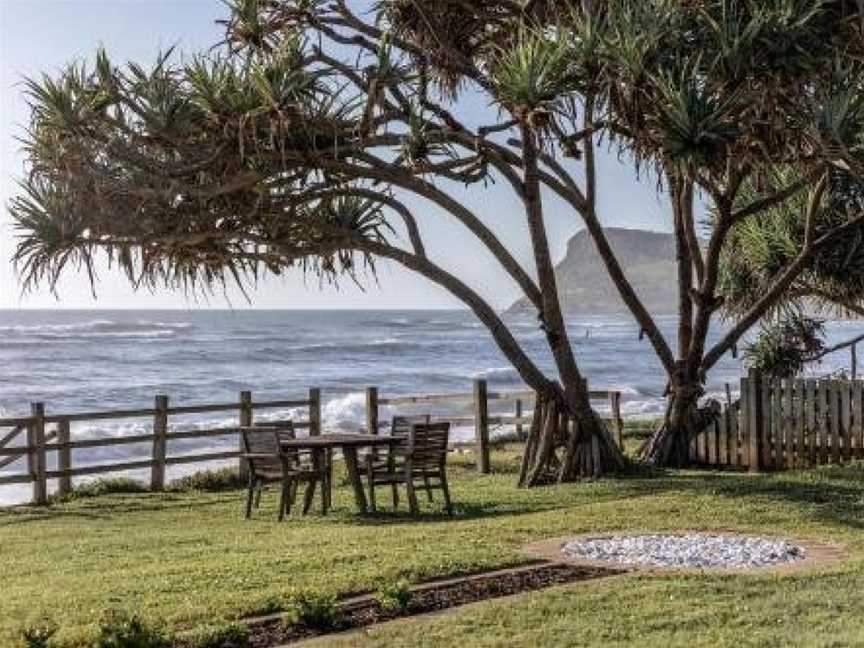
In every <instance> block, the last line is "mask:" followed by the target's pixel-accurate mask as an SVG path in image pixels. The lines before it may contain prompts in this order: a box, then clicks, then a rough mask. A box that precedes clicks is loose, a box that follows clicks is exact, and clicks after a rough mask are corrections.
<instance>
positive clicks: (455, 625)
mask: <svg viewBox="0 0 864 648" xmlns="http://www.w3.org/2000/svg"><path fill="white" fill-rule="evenodd" d="M493 461H494V467H495V468H496V470H497V474H495V475H493V476H487V477H481V476H478V475H476V474H475V473H474V472H473V469H472V467H471V466H470V465H468V464H467V463H464V462H462V461H460V460H458V459H457V460H456V461H454V462H453V465H452V468H451V481H452V488H453V495H454V500H455V502H456V515H455V517H454V518H452V519H448V518H446V517H444V516H440V515H438V509H435V511H434V512H431V513H427V514H425V515H424V516H423V517H422V518H421V519H420V520H419V521H418V520H412V519H410V518H408V517H407V516H406V515H405V514H396V515H394V514H381V515H379V516H377V517H368V518H360V517H358V516H357V515H356V514H355V512H354V507H353V500H352V497H351V494H350V492H349V490H348V488H346V487H345V486H344V485H343V486H340V487H339V488H338V489H337V491H336V493H335V494H334V508H335V510H334V511H333V512H332V513H331V515H329V516H327V517H320V516H318V515H312V516H309V517H307V518H299V517H293V518H291V519H290V520H289V521H286V522H285V523H282V524H278V523H277V522H276V520H275V506H276V496H275V494H271V495H269V496H265V500H264V502H263V503H262V510H261V511H260V512H259V513H258V514H257V516H256V517H255V518H254V519H253V521H251V522H246V521H244V520H243V517H242V512H241V509H242V494H241V493H239V492H228V493H165V494H133V495H106V496H102V497H97V498H91V499H81V500H76V501H72V502H70V503H66V504H59V505H55V506H53V507H50V508H44V509H29V508H20V509H15V510H10V511H3V512H0V547H2V549H0V551H2V555H3V562H2V564H3V576H4V582H3V590H4V591H3V593H2V596H0V645H3V646H6V645H16V642H17V641H18V640H19V639H18V638H19V636H20V630H21V628H22V627H23V626H24V625H25V624H26V623H28V622H29V621H32V620H36V619H38V618H39V617H42V616H46V615H47V616H49V617H51V618H53V619H54V620H55V621H56V622H57V623H59V624H60V626H61V628H60V631H59V633H58V635H57V638H58V639H59V640H60V641H61V642H62V643H63V644H64V645H76V644H81V645H86V642H87V638H88V637H91V636H92V635H93V633H94V632H95V622H96V621H97V620H98V619H99V617H100V616H101V615H102V613H103V611H104V610H108V609H126V610H131V611H136V612H139V613H140V614H141V615H142V616H143V617H144V618H145V619H147V620H148V621H151V622H153V623H159V624H164V625H165V626H166V627H167V628H168V629H170V630H182V629H189V628H194V627H196V626H198V625H201V624H204V623H208V622H213V621H223V620H229V619H236V618H238V617H242V616H244V615H249V614H252V613H256V612H263V611H272V610H275V609H279V608H282V607H284V606H285V605H286V604H287V603H288V601H289V600H290V598H291V596H292V594H293V593H295V592H297V591H300V590H310V589H312V590H321V591H326V592H332V593H335V594H338V595H343V594H348V593H355V592H359V591H364V590H374V589H376V587H377V586H378V585H379V584H380V583H381V581H382V579H390V578H395V577H397V576H404V577H407V578H408V579H409V580H411V581H420V580H424V579H429V578H432V577H436V576H445V575H452V574H457V573H461V572H470V571H476V570H481V569H487V568H494V567H502V566H507V565H515V564H519V563H520V562H524V560H525V558H524V557H523V556H522V554H521V553H520V548H521V546H522V545H523V544H524V543H526V542H529V541H533V540H539V539H543V538H546V537H553V536H561V535H566V534H569V533H584V532H589V531H609V530H619V529H631V530H654V529H657V530H663V529H694V528H698V529H735V530H738V531H753V532H761V533H774V534H788V535H793V536H799V537H803V538H812V539H818V540H828V541H840V542H843V543H845V544H847V546H848V547H849V549H850V551H851V554H852V558H851V560H849V561H848V562H846V563H844V564H842V565H835V566H833V567H830V568H825V569H824V570H822V571H820V572H816V573H810V574H796V575H789V576H782V577H781V576H759V577H754V576H716V575H715V576H675V575H669V576H664V577H640V578H634V577H623V578H612V579H608V580H604V581H595V582H589V583H585V584H577V585H570V586H563V587H557V588H553V589H550V590H546V591H543V592H538V593H534V594H528V595H521V596H518V597H515V598H511V599H505V600H500V601H497V602H488V603H481V604H476V605H472V606H468V607H465V608H462V609H460V610H457V611H455V612H452V613H449V614H444V615H437V616H431V617H423V618H418V619H413V620H406V621H399V622H395V623H391V624H387V625H382V626H379V627H378V628H376V629H373V630H369V631H367V632H364V633H360V634H355V635H350V636H347V637H345V638H343V639H341V640H340V641H341V642H342V644H343V645H381V646H384V645H387V646H426V645H428V646H433V645H460V646H503V645H507V646H534V645H549V646H559V645H560V646H566V645H572V646H584V645H597V646H601V645H602V646H610V645H616V644H618V645H630V644H638V645H641V646H645V645H654V646H669V645H681V646H685V645H686V646H692V645H705V646H727V645H728V646H740V645H759V646H766V645H778V646H780V645H789V644H792V643H794V644H798V645H808V646H809V645H812V646H843V645H864V615H862V614H861V602H862V597H861V592H862V591H864V533H862V524H864V466H862V465H854V466H850V467H844V468H840V467H835V468H822V469H818V470H813V471H807V472H797V473H785V474H777V475H765V476H759V477H751V476H748V475H735V474H721V473H708V472H678V473H666V474H660V475H654V476H632V477H627V478H623V479H617V480H603V481H599V482H596V483H586V484H569V485H563V486H554V487H548V488H539V489H533V490H520V489H517V488H516V487H515V486H514V482H515V475H514V471H515V468H516V461H515V455H514V454H513V453H512V452H506V451H498V452H496V453H495V454H494V455H493ZM320 645H334V639H333V638H329V639H327V640H326V641H325V642H321V643H320Z"/></svg>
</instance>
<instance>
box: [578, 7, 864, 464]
mask: <svg viewBox="0 0 864 648" xmlns="http://www.w3.org/2000/svg"><path fill="white" fill-rule="evenodd" d="M859 4H860V3H854V2H845V1H841V0H838V1H831V0H816V1H815V2H814V1H810V0H807V1H803V0H768V1H765V2H755V1H746V0H744V1H737V0H704V1H700V0H691V1H687V2H685V1H683V0H682V1H677V2H676V1H669V0H641V1H638V2H636V1H633V0H607V1H605V2H600V3H596V4H595V12H594V13H593V14H585V13H581V14H576V17H577V26H576V27H575V28H574V29H575V30H576V31H577V32H579V31H581V32H582V33H591V34H593V35H596V36H595V40H594V42H596V43H597V45H596V47H595V48H594V49H593V50H592V53H591V54H590V55H588V56H587V57H586V59H587V60H591V61H593V62H594V65H595V66H596V69H597V70H598V73H597V77H596V82H595V84H594V85H593V86H592V88H593V89H594V91H595V92H596V96H595V95H593V94H589V95H588V96H589V97H594V99H593V100H592V101H590V102H587V103H586V105H589V106H593V108H594V111H593V113H592V111H591V110H589V111H587V115H586V119H588V123H587V125H586V129H589V130H594V131H595V132H600V131H602V132H604V133H606V134H608V137H609V138H610V140H611V141H612V142H614V144H616V145H617V146H618V147H619V149H620V151H621V153H622V155H628V156H629V157H630V159H632V160H633V161H634V163H635V165H636V166H637V168H645V169H650V170H651V171H652V172H653V175H654V177H655V178H657V179H658V181H659V183H660V184H661V186H662V187H663V189H664V190H665V191H667V192H668V195H669V198H670V200H669V202H670V204H671V208H670V221H671V224H672V227H673V231H674V234H675V238H676V242H677V250H676V261H677V265H678V286H677V288H678V295H679V297H678V316H679V321H678V330H677V340H675V341H674V342H675V345H676V346H675V348H674V350H673V346H672V343H671V341H669V340H666V339H665V338H664V336H663V335H662V334H661V333H660V331H659V329H658V327H657V325H656V323H655V322H654V320H653V318H652V317H651V315H650V314H649V313H647V312H646V311H645V309H644V308H643V307H642V306H641V303H640V301H639V298H638V295H636V294H634V291H633V290H632V288H631V286H630V284H629V282H628V281H627V278H626V276H624V273H622V272H621V271H620V265H619V264H618V263H617V260H616V259H615V257H614V254H612V253H611V251H610V250H608V246H607V245H606V244H605V241H604V240H603V237H602V233H597V232H596V229H597V228H596V227H592V226H591V222H590V215H589V219H586V223H587V224H588V229H589V231H590V232H591V233H592V235H594V238H595V242H596V243H597V245H598V247H599V249H600V251H601V256H602V257H603V259H604V262H605V263H606V266H607V268H608V270H609V273H610V276H611V277H612V279H613V281H614V283H615V285H616V287H617V289H618V291H619V292H620V294H621V296H622V297H623V299H624V301H625V303H626V304H627V305H628V306H629V307H630V310H631V311H632V313H633V315H634V316H635V317H636V319H637V321H638V322H639V325H640V326H641V327H642V329H643V331H645V333H647V338H648V340H649V341H650V343H651V344H652V345H653V347H654V349H655V351H656V353H657V355H658V357H659V359H660V361H661V363H662V365H663V367H664V368H665V371H666V373H667V374H668V389H667V392H668V397H669V398H668V406H667V412H666V416H665V420H664V423H663V425H662V426H660V428H659V429H658V430H657V431H656V433H655V434H654V435H653V437H652V438H651V439H650V440H649V441H648V442H647V443H646V444H644V446H643V447H642V449H641V456H642V458H643V459H644V460H646V461H648V462H650V463H655V464H661V465H681V464H684V463H685V462H686V461H687V448H688V446H689V440H690V438H692V435H693V434H694V433H696V432H698V431H699V429H700V428H701V427H702V426H703V425H704V423H705V421H706V419H707V418H708V417H710V416H711V413H712V412H714V411H716V410H715V408H713V407H711V406H710V405H711V404H710V403H704V402H703V401H702V397H703V396H704V384H705V380H706V376H707V375H708V373H709V372H710V371H711V369H712V368H713V367H714V365H715V364H716V363H717V361H718V360H719V359H720V358H721V357H723V355H724V354H726V353H728V352H730V351H731V350H732V349H733V348H735V346H736V345H737V344H738V342H739V341H740V340H741V338H742V336H743V335H744V334H745V333H746V332H747V331H748V330H750V329H751V328H752V327H753V326H754V325H755V324H757V323H758V322H759V321H760V320H762V319H763V318H764V317H765V316H766V315H768V314H769V313H771V312H772V310H773V309H775V308H776V307H777V306H778V304H780V303H782V302H783V301H784V300H785V299H787V297H788V296H789V295H790V293H791V292H793V291H795V290H796V284H798V283H801V282H802V281H805V279H804V278H805V277H806V276H807V271H808V268H811V267H813V265H814V264H818V263H820V259H822V258H825V257H826V256H831V255H836V254H838V252H837V250H838V249H839V248H838V243H839V242H841V241H844V240H846V237H848V236H849V235H850V234H852V233H854V232H858V231H860V230H861V224H862V218H864V214H862V212H861V211H860V210H859V209H857V205H854V204H852V203H851V202H844V200H843V197H844V196H847V195H848V193H849V188H850V187H855V186H857V185H858V183H859V182H860V179H861V171H862V165H861V162H862V153H864V150H862V144H864V140H862V133H864V130H862V129H864V112H862V80H864V77H862V65H861V54H862V52H864V40H862V15H861V13H860V9H861V7H859ZM578 23H581V24H582V26H581V27H579V26H578ZM592 114H593V116H592ZM838 203H842V207H843V208H842V209H836V207H837V205H838ZM702 205H704V206H707V211H708V216H707V218H706V219H705V222H700V218H702V217H701V216H700V212H701V211H702V210H701V209H700V207H701V206H702ZM777 206H783V207H784V209H786V211H787V213H788V214H789V217H790V218H792V219H793V221H794V223H795V224H796V227H797V228H798V231H799V232H800V236H799V238H798V239H797V240H796V241H795V244H794V245H793V246H792V247H791V248H789V249H788V250H787V254H786V256H785V257H784V258H783V260H782V262H780V263H779V264H778V265H776V266H774V267H772V268H764V267H762V266H761V263H757V270H758V271H759V272H760V273H763V274H764V276H765V281H762V282H761V283H760V284H759V286H758V289H755V286H753V288H754V290H752V292H751V293H750V295H751V297H752V298H751V299H750V300H744V301H742V300H736V299H735V298H734V295H731V294H730V295H727V294H725V293H726V292H727V289H728V288H729V287H730V286H729V285H728V284H724V283H723V282H722V281H721V280H722V278H723V276H724V275H723V273H722V268H723V263H724V259H725V260H732V261H733V262H734V260H735V257H736V256H737V255H738V253H739V250H738V245H739V243H740V240H741V239H740V236H741V235H742V234H743V233H744V232H745V231H746V229H747V228H748V227H750V226H751V225H752V224H754V223H755V224H759V223H762V222H763V220H764V219H766V218H769V217H770V210H771V209H772V208H775V207H777ZM584 216H585V214H584V213H583V217H584ZM720 318H725V320H726V327H725V330H724V332H723V334H722V336H721V338H720V340H719V342H717V343H716V344H714V345H711V346H709V344H708V340H709V331H710V330H711V327H712V325H716V323H717V321H718V320H719V319H720Z"/></svg>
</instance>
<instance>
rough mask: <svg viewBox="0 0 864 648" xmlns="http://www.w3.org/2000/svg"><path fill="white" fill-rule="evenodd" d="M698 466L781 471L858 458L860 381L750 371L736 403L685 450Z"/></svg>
mask: <svg viewBox="0 0 864 648" xmlns="http://www.w3.org/2000/svg"><path fill="white" fill-rule="evenodd" d="M690 454H691V459H692V460H693V461H694V462H696V463H699V464H704V465H711V466H730V467H740V468H747V469H749V470H750V471H751V472H758V471H762V470H785V469H790V468H802V467H807V466H813V465H818V464H827V463H842V462H845V461H849V460H851V459H861V458H864V381H860V380H836V379H829V378H823V379H779V378H772V377H770V376H763V375H762V374H760V373H759V372H756V371H751V372H750V374H749V375H748V376H747V377H745V378H742V379H741V399H740V401H737V402H736V403H733V404H731V405H730V406H727V407H726V408H724V411H723V413H722V414H721V416H720V418H719V419H718V420H717V421H715V423H714V424H713V425H712V426H709V427H708V428H707V429H706V430H705V431H704V432H703V433H701V434H699V435H698V436H697V437H696V438H695V439H694V440H693V442H692V443H691V446H690Z"/></svg>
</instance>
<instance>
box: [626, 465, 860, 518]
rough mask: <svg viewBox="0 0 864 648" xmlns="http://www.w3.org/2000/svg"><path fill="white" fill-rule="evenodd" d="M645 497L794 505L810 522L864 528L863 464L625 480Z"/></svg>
mask: <svg viewBox="0 0 864 648" xmlns="http://www.w3.org/2000/svg"><path fill="white" fill-rule="evenodd" d="M623 479H624V480H626V481H632V482H634V483H638V484H639V485H640V486H639V490H642V489H644V490H642V492H643V494H661V493H680V494H687V493H691V494H693V495H701V494H704V495H713V496H721V497H727V498H730V499H737V500H745V501H758V502H762V503H765V504H770V503H772V502H778V503H787V504H793V505H795V506H797V507H799V510H801V511H802V513H804V515H805V516H807V517H809V518H811V519H812V520H815V521H818V522H823V523H827V524H832V525H837V526H841V527H846V528H848V529H864V464H860V463H859V464H851V465H846V466H823V467H819V468H814V469H810V470H797V471H788V472H776V473H763V474H760V475H749V474H745V473H731V472H719V471H707V470H706V471H704V472H701V471H700V472H695V471H680V472H679V471H661V470H655V471H650V472H645V473H642V474H634V475H630V476H627V477H624V478H623Z"/></svg>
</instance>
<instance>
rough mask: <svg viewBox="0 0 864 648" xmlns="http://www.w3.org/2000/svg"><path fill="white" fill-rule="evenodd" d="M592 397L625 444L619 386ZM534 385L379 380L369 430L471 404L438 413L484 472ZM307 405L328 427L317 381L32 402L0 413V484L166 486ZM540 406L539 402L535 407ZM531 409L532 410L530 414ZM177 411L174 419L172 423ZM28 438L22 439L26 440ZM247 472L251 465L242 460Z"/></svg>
mask: <svg viewBox="0 0 864 648" xmlns="http://www.w3.org/2000/svg"><path fill="white" fill-rule="evenodd" d="M591 398H592V399H595V400H600V399H603V400H607V401H608V402H609V409H610V416H611V419H609V420H610V421H611V425H612V429H613V432H614V434H615V436H616V439H617V440H618V442H619V443H621V437H622V434H623V426H624V425H623V420H622V418H621V394H620V392H617V391H592V392H591ZM533 401H534V392H532V391H508V392H498V391H489V389H488V386H487V384H486V381H484V380H477V381H475V382H474V388H473V390H472V391H471V392H466V393H452V394H433V395H417V396H397V397H387V398H381V397H379V391H378V388H376V387H370V388H368V389H367V390H366V403H367V409H366V429H367V430H371V431H373V433H377V432H378V431H379V430H380V428H381V427H383V426H385V425H387V422H386V421H382V420H379V413H380V410H379V408H380V407H383V406H388V407H392V408H400V407H405V406H414V407H417V406H421V407H424V406H427V405H453V404H456V405H458V404H462V405H464V406H466V408H467V407H468V406H470V408H471V412H472V413H471V414H470V415H466V416H444V415H439V416H435V417H434V418H438V419H445V420H448V421H451V422H452V423H454V424H455V425H466V424H468V425H473V426H474V430H475V440H474V442H472V444H471V445H472V446H474V447H475V449H476V452H477V457H478V459H477V465H478V469H479V470H480V472H482V473H488V472H489V430H490V426H493V425H512V426H514V429H515V431H516V433H517V434H519V435H520V436H522V435H523V433H524V432H525V431H526V430H527V427H525V426H530V424H531V410H530V409H528V408H527V406H528V405H530V404H533ZM501 403H506V404H508V405H509V406H510V408H511V410H510V411H508V412H498V411H491V412H490V405H491V407H492V408H493V410H494V409H495V405H498V404H501ZM285 408H301V409H306V410H307V411H308V413H307V415H306V418H305V420H295V422H294V425H295V427H297V428H298V429H307V430H309V434H311V435H313V436H314V435H317V434H320V433H321V390H320V389H318V388H312V389H310V390H309V394H308V397H307V398H304V399H298V400H275V401H258V402H256V401H254V400H253V398H252V393H251V392H248V391H244V392H241V393H240V398H239V401H238V402H236V403H223V404H208V405H186V406H180V407H177V406H172V405H171V404H170V400H169V398H168V396H165V395H159V396H156V398H155V400H154V404H153V407H152V408H143V409H130V410H115V411H101V412H79V413H74V414H54V413H51V412H48V411H47V409H46V406H45V404H44V403H33V404H32V405H31V408H30V410H31V411H30V416H26V417H17V418H3V419H0V470H3V469H7V471H8V468H7V467H9V466H13V468H17V467H18V464H23V465H22V466H21V467H22V469H23V470H22V471H21V472H18V473H13V474H0V487H2V486H6V485H13V484H32V485H33V502H34V503H37V504H44V503H46V502H47V501H48V495H49V489H48V484H49V480H56V487H57V488H56V491H57V493H59V494H61V495H64V494H67V493H69V492H71V490H72V479H73V478H74V477H83V476H88V475H96V474H106V473H118V472H124V471H129V470H146V469H149V470H150V487H151V488H152V489H154V490H160V489H162V488H164V486H165V480H166V469H167V467H168V466H174V465H180V464H194V463H207V462H213V461H220V460H230V459H239V456H240V452H239V430H238V428H239V427H246V426H249V425H252V423H253V420H254V418H255V415H256V413H260V412H263V411H266V410H274V409H285ZM532 409H533V408H532ZM526 411H527V414H526ZM219 412H234V413H236V415H237V425H236V426H228V427H213V428H208V429H195V430H176V429H174V428H176V423H177V418H176V417H179V416H184V415H190V414H204V413H219ZM172 417H173V419H174V420H173V423H174V425H173V426H172ZM124 419H125V420H138V421H141V420H142V419H146V420H148V421H149V428H150V430H149V432H144V433H140V434H132V435H123V436H116V435H114V436H111V435H108V434H106V435H104V436H101V437H99V436H90V437H88V438H82V439H73V438H72V433H71V428H72V426H71V424H72V423H96V422H99V421H109V420H113V421H117V420H124ZM217 437H222V438H229V437H233V438H234V443H236V444H237V445H236V447H237V450H231V451H221V452H213V451H210V452H204V453H197V454H175V453H172V452H171V451H170V450H171V449H172V448H171V445H172V444H171V442H172V441H177V440H191V439H205V438H217ZM22 438H23V443H22V442H21V441H22ZM135 445H137V446H138V447H139V448H140V447H141V446H145V447H146V450H143V449H142V450H140V452H141V454H140V456H138V457H134V456H133V457H131V458H130V459H128V460H124V461H121V462H112V463H98V464H87V465H80V463H79V465H74V463H73V451H74V450H84V449H94V448H105V447H116V446H135ZM52 454H53V456H54V458H55V462H54V463H55V465H56V468H55V469H53V470H52V469H49V462H48V458H49V457H50V456H51V455H52ZM240 468H241V472H242V471H243V470H244V466H243V465H242V462H241V466H240Z"/></svg>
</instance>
